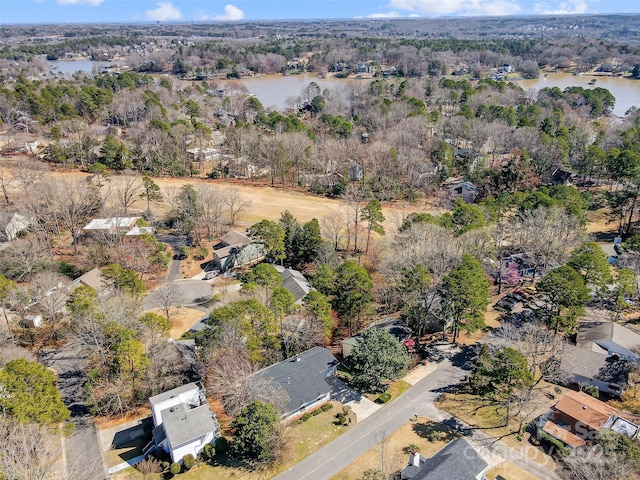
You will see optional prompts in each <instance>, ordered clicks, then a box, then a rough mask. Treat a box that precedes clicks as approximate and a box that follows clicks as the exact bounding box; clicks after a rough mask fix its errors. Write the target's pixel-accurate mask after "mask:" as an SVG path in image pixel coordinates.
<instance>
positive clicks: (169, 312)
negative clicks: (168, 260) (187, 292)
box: [153, 282, 183, 320]
mask: <svg viewBox="0 0 640 480" xmlns="http://www.w3.org/2000/svg"><path fill="white" fill-rule="evenodd" d="M153 297H154V299H155V300H156V302H157V303H158V305H159V306H160V309H161V310H162V313H163V314H164V316H165V317H167V318H168V319H169V320H171V318H172V317H173V316H174V315H175V314H176V313H177V309H178V308H180V307H181V306H182V302H183V298H182V293H181V292H180V288H179V287H178V285H177V284H176V283H175V282H167V283H165V284H163V285H161V286H160V287H158V288H156V289H155V290H154V291H153Z"/></svg>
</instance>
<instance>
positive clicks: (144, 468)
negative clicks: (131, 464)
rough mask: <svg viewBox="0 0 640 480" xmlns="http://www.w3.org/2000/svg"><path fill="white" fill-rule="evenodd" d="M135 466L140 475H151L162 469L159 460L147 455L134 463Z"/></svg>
mask: <svg viewBox="0 0 640 480" xmlns="http://www.w3.org/2000/svg"><path fill="white" fill-rule="evenodd" d="M136 468H137V469H138V471H139V472H140V473H141V474H142V475H145V476H146V475H151V474H153V473H160V472H161V471H162V466H161V464H160V460H158V459H157V458H153V457H149V458H146V459H144V460H142V461H141V462H140V463H138V464H137V465H136Z"/></svg>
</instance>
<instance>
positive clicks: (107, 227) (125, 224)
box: [82, 217, 153, 238]
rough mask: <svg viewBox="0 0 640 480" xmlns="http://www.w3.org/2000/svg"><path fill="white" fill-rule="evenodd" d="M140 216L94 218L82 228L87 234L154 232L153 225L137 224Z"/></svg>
mask: <svg viewBox="0 0 640 480" xmlns="http://www.w3.org/2000/svg"><path fill="white" fill-rule="evenodd" d="M138 220H140V217H111V218H94V219H93V220H91V221H90V222H89V223H88V224H87V225H85V227H84V228H83V229H82V230H83V231H84V233H85V234H89V235H99V234H103V235H106V234H109V235H122V234H124V236H125V237H128V238H131V237H137V236H140V235H144V234H147V233H151V232H153V229H152V227H147V226H139V225H137V223H138Z"/></svg>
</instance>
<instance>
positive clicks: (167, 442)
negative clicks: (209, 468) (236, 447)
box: [149, 383, 220, 462]
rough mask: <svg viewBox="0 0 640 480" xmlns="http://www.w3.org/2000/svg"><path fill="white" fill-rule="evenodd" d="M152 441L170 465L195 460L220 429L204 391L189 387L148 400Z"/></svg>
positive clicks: (170, 391) (214, 438)
mask: <svg viewBox="0 0 640 480" xmlns="http://www.w3.org/2000/svg"><path fill="white" fill-rule="evenodd" d="M149 404H150V405H151V414H152V415H153V426H154V429H153V440H154V442H155V444H156V447H158V448H162V449H163V450H164V451H165V452H167V453H168V454H169V455H170V456H171V460H172V461H173V462H182V459H183V457H184V456H185V455H188V454H191V455H193V456H194V457H196V456H197V455H198V454H199V453H200V452H202V451H203V450H204V446H205V445H206V444H207V443H213V442H215V440H216V438H218V437H219V436H220V425H219V424H218V420H217V419H216V416H215V414H214V413H213V412H212V411H211V409H210V408H209V405H207V402H206V398H205V393H204V389H203V388H202V387H201V386H200V385H198V384H196V383H189V384H187V385H182V386H181V387H177V388H174V389H173V390H169V391H167V392H164V393H161V394H159V395H155V396H153V397H150V398H149Z"/></svg>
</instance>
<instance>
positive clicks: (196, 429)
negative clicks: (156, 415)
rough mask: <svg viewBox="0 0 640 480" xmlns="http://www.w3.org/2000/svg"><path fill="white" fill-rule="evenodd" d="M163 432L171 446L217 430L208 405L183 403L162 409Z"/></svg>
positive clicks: (216, 423)
mask: <svg viewBox="0 0 640 480" xmlns="http://www.w3.org/2000/svg"><path fill="white" fill-rule="evenodd" d="M161 415H162V425H164V432H165V435H166V436H167V439H168V440H169V443H170V444H171V446H172V447H173V448H176V447H178V446H180V445H182V444H184V443H187V442H190V441H191V440H194V439H196V438H199V437H202V436H204V435H206V434H208V433H210V432H216V431H217V430H218V422H217V420H216V419H215V416H214V415H213V413H212V412H211V409H210V408H209V405H206V404H205V405H201V406H199V407H196V408H191V409H190V408H189V407H188V406H187V405H185V404H184V403H181V404H180V405H176V406H175V407H171V408H167V409H166V410H162V412H161Z"/></svg>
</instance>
